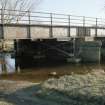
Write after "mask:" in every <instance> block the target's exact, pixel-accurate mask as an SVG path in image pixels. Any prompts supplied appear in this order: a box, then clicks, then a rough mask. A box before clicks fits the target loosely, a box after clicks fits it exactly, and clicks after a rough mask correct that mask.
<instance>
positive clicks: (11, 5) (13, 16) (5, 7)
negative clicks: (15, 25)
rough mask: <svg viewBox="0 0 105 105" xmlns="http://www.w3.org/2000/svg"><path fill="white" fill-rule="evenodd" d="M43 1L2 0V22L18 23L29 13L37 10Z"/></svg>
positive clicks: (0, 0)
mask: <svg viewBox="0 0 105 105" xmlns="http://www.w3.org/2000/svg"><path fill="white" fill-rule="evenodd" d="M41 1H42V0H0V8H1V14H2V16H1V22H6V23H10V22H11V21H17V22H18V21H19V20H21V19H22V18H23V16H25V15H27V14H28V11H31V10H35V9H36V7H37V5H39V3H40V2H41ZM17 10H18V11H17ZM26 11H27V12H26Z"/></svg>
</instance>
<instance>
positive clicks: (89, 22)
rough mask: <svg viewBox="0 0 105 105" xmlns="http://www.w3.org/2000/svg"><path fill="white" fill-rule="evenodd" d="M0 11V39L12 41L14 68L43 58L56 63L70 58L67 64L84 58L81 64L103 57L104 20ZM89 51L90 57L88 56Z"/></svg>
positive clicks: (104, 39) (66, 15)
mask: <svg viewBox="0 0 105 105" xmlns="http://www.w3.org/2000/svg"><path fill="white" fill-rule="evenodd" d="M0 11H1V14H0V17H1V18H0V39H1V41H4V40H13V41H14V45H15V58H16V66H17V65H22V66H23V65H25V64H26V65H27V63H28V64H30V65H31V64H32V65H35V64H36V63H37V62H36V61H41V62H42V61H43V59H44V62H45V58H46V59H51V60H52V59H53V60H59V61H62V60H64V59H65V58H66V59H68V58H69V60H67V61H70V62H72V61H73V62H74V61H79V60H77V59H75V58H78V57H81V58H83V59H87V60H83V61H98V62H100V59H101V57H102V58H104V55H105V54H104V53H102V52H104V46H105V45H104V43H105V19H101V18H93V17H85V16H75V15H69V14H57V13H47V12H30V11H18V10H6V9H5V10H0ZM81 43H82V44H81ZM88 45H89V46H88ZM84 46H85V48H84ZM86 48H87V49H86ZM100 49H101V50H100ZM81 50H82V53H81ZM89 52H90V54H92V55H94V56H93V58H92V57H91V58H90V57H89V56H88V54H89ZM81 54H82V56H80V55H81ZM20 59H21V60H20ZM27 59H28V61H27ZM40 59H41V60H40ZM90 59H91V60H90ZM30 61H32V62H30ZM19 62H21V63H19Z"/></svg>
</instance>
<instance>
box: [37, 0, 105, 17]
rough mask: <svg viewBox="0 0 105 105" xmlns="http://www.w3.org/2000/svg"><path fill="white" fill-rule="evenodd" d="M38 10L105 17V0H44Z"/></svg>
mask: <svg viewBox="0 0 105 105" xmlns="http://www.w3.org/2000/svg"><path fill="white" fill-rule="evenodd" d="M37 11H42V12H53V13H63V14H71V15H79V16H88V17H100V18H105V0H42V2H41V3H40V5H39V6H38V7H37Z"/></svg>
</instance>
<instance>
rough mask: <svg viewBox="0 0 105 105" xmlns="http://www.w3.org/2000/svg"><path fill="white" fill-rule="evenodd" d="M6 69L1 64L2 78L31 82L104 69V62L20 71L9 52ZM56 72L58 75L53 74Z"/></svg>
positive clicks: (68, 64)
mask: <svg viewBox="0 0 105 105" xmlns="http://www.w3.org/2000/svg"><path fill="white" fill-rule="evenodd" d="M5 60H6V68H7V69H6V70H5V71H2V69H1V65H0V74H1V75H0V79H9V80H26V81H31V82H41V81H44V80H46V79H48V78H51V77H56V78H58V77H60V76H62V75H70V74H73V73H79V74H86V73H89V72H91V71H92V70H102V69H103V70H104V69H105V65H104V64H70V63H67V64H59V65H51V66H49V65H46V66H43V67H42V66H41V65H40V64H39V66H37V67H35V68H31V69H23V70H20V71H19V72H17V71H15V60H14V59H12V58H11V56H10V55H9V54H6V55H5ZM53 74H56V75H53Z"/></svg>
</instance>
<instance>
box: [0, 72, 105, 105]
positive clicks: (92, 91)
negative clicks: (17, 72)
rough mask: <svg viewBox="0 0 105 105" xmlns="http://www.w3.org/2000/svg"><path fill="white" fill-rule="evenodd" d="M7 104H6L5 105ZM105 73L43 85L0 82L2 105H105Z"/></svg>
mask: <svg viewBox="0 0 105 105" xmlns="http://www.w3.org/2000/svg"><path fill="white" fill-rule="evenodd" d="M2 103H4V104H2ZM104 104H105V72H104V70H93V71H92V72H91V73H87V74H84V75H82V74H71V75H65V76H62V77H60V78H58V79H56V78H50V79H48V80H46V81H44V82H42V83H40V84H36V83H32V82H26V81H8V80H0V105H104Z"/></svg>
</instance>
